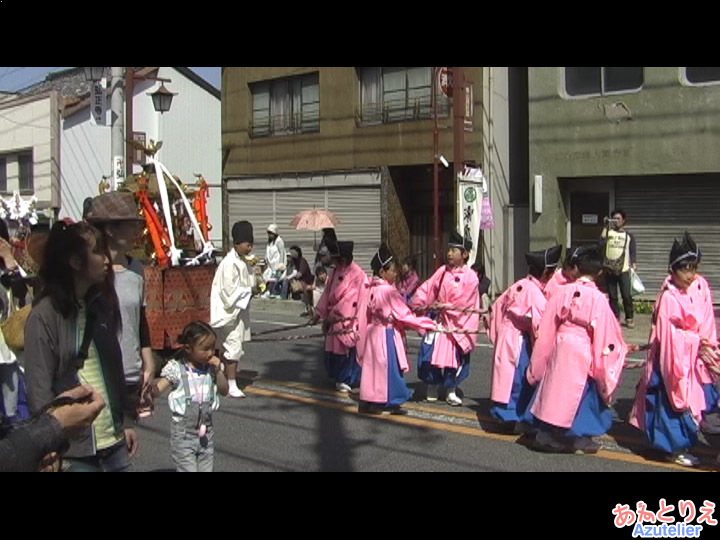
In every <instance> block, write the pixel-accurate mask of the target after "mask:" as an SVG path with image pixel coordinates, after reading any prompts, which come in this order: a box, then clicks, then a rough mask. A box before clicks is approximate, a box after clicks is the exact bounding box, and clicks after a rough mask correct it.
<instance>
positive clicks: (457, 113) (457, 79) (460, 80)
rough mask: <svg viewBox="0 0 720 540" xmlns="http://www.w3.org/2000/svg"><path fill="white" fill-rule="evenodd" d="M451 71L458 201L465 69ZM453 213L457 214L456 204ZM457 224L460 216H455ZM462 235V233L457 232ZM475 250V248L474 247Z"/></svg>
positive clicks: (463, 124)
mask: <svg viewBox="0 0 720 540" xmlns="http://www.w3.org/2000/svg"><path fill="white" fill-rule="evenodd" d="M452 69H453V72H452V73H453V84H452V85H453V94H452V95H453V172H454V173H455V175H454V177H453V191H452V192H453V199H452V200H453V201H457V199H458V193H457V189H458V177H459V176H460V174H461V173H462V170H463V168H464V167H465V113H466V111H465V68H462V67H454V68H452ZM455 206H456V208H455V211H456V212H459V211H460V209H459V208H457V203H456V204H455ZM455 217H456V219H455V223H457V221H458V219H457V218H459V217H460V216H455ZM458 232H459V233H460V234H463V231H458ZM474 247H475V248H476V249H477V246H474Z"/></svg>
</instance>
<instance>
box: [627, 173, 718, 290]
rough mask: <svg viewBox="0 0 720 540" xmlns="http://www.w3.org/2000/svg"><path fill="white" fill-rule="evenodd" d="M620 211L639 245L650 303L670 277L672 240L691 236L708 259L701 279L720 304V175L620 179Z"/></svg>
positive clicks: (638, 259) (704, 262)
mask: <svg viewBox="0 0 720 540" xmlns="http://www.w3.org/2000/svg"><path fill="white" fill-rule="evenodd" d="M615 189H616V191H615V206H616V207H618V208H622V209H623V210H624V211H625V212H626V213H627V217H628V226H627V228H628V230H629V231H631V232H632V233H633V234H634V235H635V239H636V241H637V263H638V274H639V275H640V277H641V279H642V280H643V282H644V284H645V286H646V288H647V291H646V293H647V294H646V295H645V296H647V297H650V298H652V297H654V296H655V295H656V294H657V292H658V289H659V287H660V284H661V283H662V281H663V280H664V279H665V277H667V272H668V259H669V256H670V248H671V246H672V243H673V239H674V238H677V239H678V240H679V239H680V238H681V237H682V234H683V232H684V231H688V232H689V233H690V234H691V235H692V237H693V239H694V240H695V241H696V242H697V243H698V245H699V246H700V249H701V251H702V254H703V259H702V264H701V267H700V273H701V274H703V275H704V276H705V277H706V278H707V279H708V281H709V282H710V286H711V287H712V289H713V291H714V300H715V302H718V301H720V208H719V207H720V204H719V203H720V175H685V176H681V175H678V176H656V177H642V178H637V177H628V178H619V179H618V180H617V182H616V188H615Z"/></svg>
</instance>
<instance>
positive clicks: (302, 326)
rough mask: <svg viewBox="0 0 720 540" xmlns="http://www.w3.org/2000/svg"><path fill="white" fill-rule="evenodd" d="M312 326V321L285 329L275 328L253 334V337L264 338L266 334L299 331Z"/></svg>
mask: <svg viewBox="0 0 720 540" xmlns="http://www.w3.org/2000/svg"><path fill="white" fill-rule="evenodd" d="M306 326H311V325H310V321H308V322H306V323H303V324H295V325H292V326H286V327H285V328H273V329H272V330H263V331H262V332H253V336H264V335H266V334H274V333H276V332H287V331H289V330H297V329H298V328H305V327H306Z"/></svg>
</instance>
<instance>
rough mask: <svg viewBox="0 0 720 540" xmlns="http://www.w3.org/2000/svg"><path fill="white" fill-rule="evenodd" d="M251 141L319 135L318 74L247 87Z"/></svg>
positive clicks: (263, 82) (264, 82)
mask: <svg viewBox="0 0 720 540" xmlns="http://www.w3.org/2000/svg"><path fill="white" fill-rule="evenodd" d="M250 92H251V94H252V107H253V108H252V123H251V125H250V135H251V136H252V137H268V136H279V135H295V134H298V133H313V132H318V131H320V88H319V76H318V74H317V73H311V74H309V75H301V76H298V77H287V78H284V79H276V80H272V81H262V82H257V83H253V84H251V85H250Z"/></svg>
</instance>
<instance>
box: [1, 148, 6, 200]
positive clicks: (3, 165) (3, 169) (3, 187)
mask: <svg viewBox="0 0 720 540" xmlns="http://www.w3.org/2000/svg"><path fill="white" fill-rule="evenodd" d="M6 191H7V158H4V157H0V192H6Z"/></svg>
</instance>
